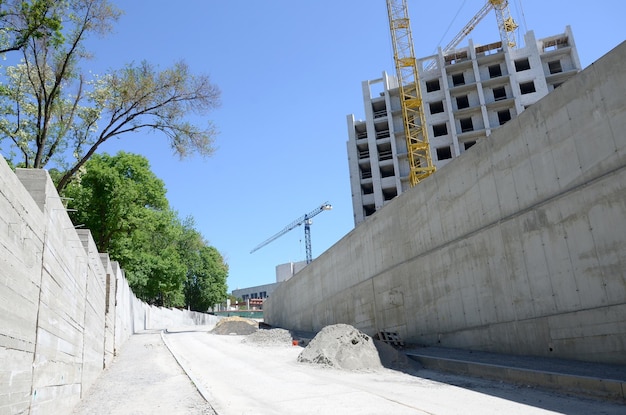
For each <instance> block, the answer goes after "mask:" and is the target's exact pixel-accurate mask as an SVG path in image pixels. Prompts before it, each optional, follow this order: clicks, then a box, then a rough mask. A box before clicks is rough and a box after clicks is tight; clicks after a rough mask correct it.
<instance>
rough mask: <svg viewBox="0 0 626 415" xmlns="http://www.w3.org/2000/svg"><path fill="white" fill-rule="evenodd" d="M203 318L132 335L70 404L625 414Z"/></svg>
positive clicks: (88, 407)
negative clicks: (389, 364)
mask: <svg viewBox="0 0 626 415" xmlns="http://www.w3.org/2000/svg"><path fill="white" fill-rule="evenodd" d="M199 330H201V329H200V328H193V329H185V328H181V329H180V330H169V332H168V333H166V334H164V335H163V339H164V340H165V342H166V344H167V345H168V346H169V347H170V348H171V350H172V352H173V354H174V356H175V357H176V359H177V360H178V362H179V363H180V364H181V365H182V367H183V368H184V369H185V371H186V372H187V374H188V375H189V377H190V379H192V380H193V382H194V383H195V385H196V387H197V388H198V390H199V391H200V393H198V392H197V391H195V390H194V386H193V385H192V383H191V382H190V381H189V379H188V378H186V377H185V376H184V375H183V374H182V373H183V372H182V371H181V369H180V367H179V366H178V365H177V364H176V363H175V360H174V358H172V356H171V354H168V352H167V348H166V347H165V346H164V344H163V343H162V340H161V337H160V336H159V335H158V334H154V333H149V334H141V335H136V336H133V337H132V338H131V340H130V341H129V342H128V343H127V344H126V345H125V347H124V349H123V350H122V352H121V353H120V356H119V357H118V358H116V360H115V361H114V363H113V364H112V365H111V367H110V368H109V369H107V370H106V371H105V373H104V375H103V376H102V378H101V379H99V381H98V382H97V383H96V385H94V387H93V388H92V390H91V391H90V393H89V394H88V396H87V397H86V398H85V399H84V401H83V402H82V403H81V405H80V407H79V408H77V410H76V411H75V412H74V414H75V415H82V414H105V413H106V414H148V413H150V414H165V413H168V414H183V413H185V414H211V413H213V412H210V411H212V409H211V408H210V407H209V406H208V405H203V403H202V399H201V395H202V396H204V397H205V398H206V399H207V400H208V401H209V402H210V403H211V407H212V408H213V409H214V410H215V413H217V414H219V415H230V414H238V415H239V414H266V415H272V414H289V413H294V414H295V413H297V414H301V415H306V414H335V413H341V414H347V415H349V414H359V415H368V414H381V413H393V414H394V415H402V414H431V415H432V414H437V415H446V414H481V415H483V414H555V413H561V414H574V415H577V414H580V415H582V414H585V415H587V414H606V415H617V414H620V415H621V414H624V413H625V411H626V407H625V406H624V405H620V404H615V403H609V402H604V401H599V400H591V399H582V398H577V397H570V396H566V395H561V394H557V393H553V392H548V391H545V390H542V389H538V388H530V387H519V386H513V385H509V384H506V383H503V382H497V381H488V380H482V379H475V378H470V377H463V376H456V375H449V374H442V373H439V372H434V371H429V370H425V369H422V370H419V371H418V372H417V373H414V374H410V373H403V372H399V371H395V370H390V369H382V370H371V371H364V372H355V371H346V370H339V369H331V368H327V367H317V366H313V365H310V364H302V363H298V362H297V361H296V360H297V357H298V355H299V354H300V352H301V351H302V348H301V347H300V346H292V345H256V344H253V343H249V342H243V341H242V340H243V339H244V338H245V337H246V336H241V335H216V334H212V333H208V332H207V331H208V328H207V329H206V331H199Z"/></svg>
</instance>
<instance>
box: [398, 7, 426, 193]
mask: <svg viewBox="0 0 626 415" xmlns="http://www.w3.org/2000/svg"><path fill="white" fill-rule="evenodd" d="M387 12H388V14H389V27H390V29H391V40H392V43H393V57H394V61H395V64H396V73H397V77H398V88H399V91H400V104H401V107H402V119H403V121H404V134H405V137H406V146H407V157H408V161H409V167H410V172H409V182H410V184H411V186H415V185H416V184H417V183H419V182H420V181H422V180H424V179H425V178H426V177H428V176H430V175H431V174H433V173H434V172H435V166H434V165H433V162H432V158H431V156H430V145H429V143H428V128H427V126H426V118H425V116H424V109H423V105H422V94H421V91H420V83H419V76H418V72H417V60H416V59H415V51H414V48H413V36H412V35H411V23H410V21H409V12H408V7H407V3H406V0H387Z"/></svg>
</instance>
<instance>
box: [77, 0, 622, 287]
mask: <svg viewBox="0 0 626 415" xmlns="http://www.w3.org/2000/svg"><path fill="white" fill-rule="evenodd" d="M113 2H114V3H115V4H116V5H117V6H118V7H119V8H121V9H122V10H124V15H123V16H122V18H121V19H120V21H119V23H118V24H117V25H116V26H115V30H114V32H113V33H111V34H110V35H109V36H107V37H106V38H104V39H92V40H91V41H90V43H89V45H90V46H89V47H90V50H91V51H92V52H93V53H94V55H95V58H94V59H93V60H91V61H89V62H87V63H85V64H84V65H83V68H84V69H85V70H91V71H93V72H96V73H102V72H103V71H104V70H106V69H108V68H119V67H121V66H123V65H124V64H126V63H129V62H133V61H134V62H139V61H141V60H144V59H145V60H148V61H150V62H152V63H154V64H157V65H159V66H160V67H161V68H165V67H167V66H169V65H171V64H172V63H174V62H176V61H178V60H180V59H183V60H185V61H186V62H187V63H188V64H189V65H190V67H191V68H192V70H193V71H194V72H195V73H204V74H208V75H209V76H210V77H211V79H212V81H213V82H214V83H215V84H217V85H218V86H219V88H220V89H221V91H222V105H221V107H220V108H219V109H218V110H216V111H214V112H213V113H211V114H210V115H209V118H210V119H211V120H212V121H213V122H214V123H215V124H216V126H217V127H218V129H219V131H220V134H219V136H218V137H217V141H216V146H217V152H216V153H215V155H214V156H213V157H211V158H209V159H207V160H203V159H200V158H198V157H191V158H188V159H185V160H183V161H180V160H179V159H178V158H177V157H176V156H174V155H173V154H172V151H171V150H170V148H169V147H168V145H167V141H166V139H165V137H163V136H159V135H157V134H146V135H142V134H134V135H130V136H126V137H124V138H122V139H117V140H114V141H112V142H109V143H106V144H105V145H103V146H102V148H101V150H102V151H106V152H109V153H112V154H114V153H116V152H117V151H118V150H125V151H129V152H134V153H139V154H142V155H144V156H145V157H147V158H148V159H149V160H150V163H151V166H152V170H153V171H154V172H155V173H156V175H157V176H158V177H160V178H161V179H162V180H163V181H164V182H165V185H166V187H167V190H168V193H167V196H168V199H169V201H170V204H171V206H172V207H173V208H174V209H175V210H177V211H178V212H179V213H180V215H181V216H182V217H185V216H188V215H191V216H193V217H194V218H195V220H196V225H197V229H198V230H199V231H200V232H201V233H202V234H203V235H204V237H205V238H206V239H207V240H208V241H209V243H210V244H211V245H213V246H215V247H216V248H217V249H218V250H219V251H220V252H221V253H222V255H223V256H224V257H225V259H226V261H227V263H228V264H229V267H230V273H229V274H230V275H229V278H228V285H229V291H231V290H233V289H237V288H244V287H249V286H254V285H261V284H267V283H271V282H274V281H275V267H276V265H278V264H282V263H286V262H289V261H301V260H304V259H305V247H304V229H303V227H302V226H300V227H298V228H296V229H294V230H292V231H291V232H289V233H287V234H285V235H283V236H282V237H281V238H279V239H277V240H275V241H274V242H272V243H271V244H269V245H267V246H265V247H264V248H261V249H260V250H258V251H256V252H254V253H253V254H250V253H249V252H250V250H251V249H252V248H254V247H255V246H256V245H258V244H259V243H260V242H262V241H264V240H265V239H267V238H269V237H270V236H272V235H273V234H275V233H276V232H278V231H280V230H282V229H283V228H284V227H285V226H286V225H287V224H289V223H290V222H292V221H293V220H294V219H296V218H298V217H300V216H302V215H304V214H305V213H308V212H309V211H311V210H313V209H315V208H316V207H317V206H319V205H320V204H321V203H323V202H326V201H328V202H330V203H331V204H332V205H333V210H331V211H328V212H323V213H321V214H319V215H318V216H316V217H315V218H314V224H313V225H312V227H311V234H312V247H313V257H317V256H319V255H320V254H321V253H322V252H323V251H325V250H327V249H328V248H330V247H331V246H332V245H333V244H334V243H336V242H337V241H339V240H340V239H341V238H342V237H344V236H345V235H346V234H347V233H348V232H350V230H352V229H353V217H352V202H351V192H350V185H349V175H348V163H347V153H346V141H347V122H346V115H348V114H355V115H356V117H357V118H363V108H362V105H363V104H362V93H361V81H363V80H366V79H374V78H378V77H380V75H381V73H382V71H388V72H392V73H393V71H394V66H393V60H392V50H391V49H392V48H391V40H390V34H389V29H388V21H387V12H386V6H385V1H383V0H315V1H294V0H290V1H287V0H239V1H235V0H228V1H224V0H221V1H218V0H181V1H177V2H172V1H169V0H168V1H165V0H117V1H115V0H114V1H113ZM408 4H409V9H410V10H409V11H410V15H411V20H412V30H413V37H414V40H415V53H416V55H417V56H418V57H421V56H426V55H430V54H432V53H434V52H435V51H436V48H437V46H438V45H439V44H441V45H445V44H446V43H447V42H448V41H449V40H450V39H451V38H452V37H453V36H454V35H455V34H456V33H457V32H458V31H459V30H460V29H461V28H462V27H463V26H464V25H465V24H466V23H467V22H468V21H469V20H470V18H471V17H472V16H473V15H474V14H475V13H476V12H477V11H478V10H479V9H480V8H481V7H482V5H483V4H484V1H483V0H440V1H438V2H422V1H417V0H413V1H411V0H409V3H408ZM598 4H601V6H599V5H598ZM625 4H626V3H624V2H623V0H604V1H602V2H599V3H588V2H582V1H581V2H572V1H567V0H562V1H556V0H554V1H545V0H543V1H538V0H525V1H522V2H521V6H522V7H520V1H519V0H511V1H510V5H511V6H510V8H511V12H512V14H513V17H514V18H515V19H516V20H517V21H518V23H520V26H521V30H522V31H524V30H533V31H534V32H535V35H536V36H537V37H538V38H541V37H545V36H550V35H553V34H557V33H562V32H563V31H564V28H565V26H566V25H568V24H569V25H571V27H572V30H573V32H574V36H575V41H576V44H577V47H578V52H579V56H580V58H581V62H582V65H583V67H586V66H588V65H589V64H591V63H592V62H593V61H595V60H596V59H598V58H599V57H601V56H602V55H604V54H605V53H606V52H608V51H609V50H610V49H612V48H613V47H615V46H617V45H618V44H619V43H620V42H622V41H623V40H625V38H626V36H625V35H626V29H625V28H624V26H623V22H622V18H623V16H624V12H625V11H626V6H625ZM522 11H523V13H522ZM524 23H525V24H524ZM448 27H449V28H450V29H449V31H448V32H447V35H446V30H447V29H448ZM470 37H472V38H473V39H474V41H475V43H490V42H493V41H497V40H498V31H497V26H496V22H495V17H494V15H493V13H492V14H490V15H488V16H487V17H486V18H485V19H483V21H482V22H481V23H480V24H479V25H478V27H477V28H476V29H475V30H474V32H473V33H472V35H471V36H470ZM463 45H465V42H464V43H462V44H461V46H463ZM195 121H197V122H203V120H202V119H199V118H196V119H195Z"/></svg>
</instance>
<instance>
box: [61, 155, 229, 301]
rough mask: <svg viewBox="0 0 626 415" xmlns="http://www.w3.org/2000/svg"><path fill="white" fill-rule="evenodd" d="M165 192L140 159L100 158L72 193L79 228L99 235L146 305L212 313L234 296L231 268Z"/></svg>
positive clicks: (72, 187)
mask: <svg viewBox="0 0 626 415" xmlns="http://www.w3.org/2000/svg"><path fill="white" fill-rule="evenodd" d="M165 193H166V191H165V186H164V184H163V182H162V181H161V180H160V179H158V178H157V177H156V176H155V175H154V173H153V172H152V171H151V170H150V165H149V163H148V161H147V160H146V159H145V158H144V157H142V156H139V155H136V154H129V153H124V152H120V153H118V154H117V155H116V156H110V155H108V154H95V155H94V156H93V157H92V158H91V159H90V160H89V161H88V162H87V163H85V165H84V166H83V168H82V169H81V172H80V174H78V175H77V179H76V180H74V181H72V182H71V183H70V184H69V185H68V186H67V187H66V188H65V191H64V196H67V197H69V198H71V199H72V201H71V203H72V205H71V206H72V207H73V208H75V209H76V211H75V212H71V213H70V215H71V217H72V220H73V222H74V224H76V225H84V226H85V227H86V228H87V229H90V230H91V233H92V236H93V238H94V241H95V242H96V245H97V247H98V250H99V251H100V252H108V253H109V255H110V257H111V258H112V259H113V260H115V261H118V262H119V263H120V265H121V267H122V268H123V269H124V270H125V272H126V277H127V279H128V282H129V284H130V286H131V288H132V289H133V292H134V293H135V295H137V297H138V298H140V299H142V300H144V301H146V302H148V303H150V304H154V305H160V306H168V307H182V306H187V307H190V308H192V309H194V310H198V311H206V310H207V308H208V307H210V306H211V305H213V304H215V303H218V302H220V301H222V300H223V299H224V298H225V296H226V278H227V274H228V266H227V265H226V263H225V262H224V260H223V258H222V257H221V255H220V254H219V252H218V251H217V250H216V249H215V248H213V247H210V246H208V244H207V243H206V241H205V240H204V239H203V238H202V236H201V235H200V233H199V232H198V231H196V230H195V229H194V223H193V220H192V219H187V220H185V221H181V220H180V219H179V218H178V215H177V213H176V212H175V211H173V210H171V209H170V207H169V203H168V201H167V199H166V197H165Z"/></svg>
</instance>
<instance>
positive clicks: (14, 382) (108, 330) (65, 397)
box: [0, 157, 217, 414]
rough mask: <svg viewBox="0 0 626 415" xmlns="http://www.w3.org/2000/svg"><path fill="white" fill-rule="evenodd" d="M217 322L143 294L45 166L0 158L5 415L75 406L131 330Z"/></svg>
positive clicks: (0, 375) (0, 372)
mask: <svg viewBox="0 0 626 415" xmlns="http://www.w3.org/2000/svg"><path fill="white" fill-rule="evenodd" d="M216 321H217V317H215V316H209V315H206V314H201V313H194V312H190V311H187V310H184V311H181V310H170V309H161V308H158V307H151V306H148V305H146V304H144V303H142V302H141V301H139V300H138V299H137V298H136V297H135V296H134V294H133V293H132V291H131V290H130V288H129V286H128V283H127V281H126V279H125V278H124V273H123V270H121V269H120V267H119V264H117V263H115V262H111V261H110V259H109V257H108V255H106V254H101V253H98V252H97V249H96V246H95V243H94V241H93V238H92V237H91V233H90V232H89V231H88V230H76V229H74V226H73V225H72V223H71V221H70V219H69V217H68V215H67V212H66V208H65V206H64V204H63V201H62V200H61V198H60V197H59V195H58V193H57V192H56V189H55V188H54V185H53V183H52V181H51V180H50V178H49V176H48V174H47V172H46V171H44V170H30V169H18V170H17V172H16V174H14V173H13V172H12V171H11V169H10V168H9V167H8V165H7V164H6V162H5V160H4V159H3V158H2V157H0V384H1V385H2V386H3V387H2V388H0V414H15V413H20V414H53V413H55V414H56V413H70V412H71V410H72V408H73V407H74V406H75V405H76V403H78V401H79V400H80V398H81V397H82V396H83V395H84V394H85V393H86V392H87V390H88V389H89V387H90V386H91V385H93V383H94V382H95V381H96V379H97V378H98V376H99V375H100V374H101V372H102V370H103V369H104V367H105V366H106V365H107V364H109V363H110V362H111V361H112V360H113V357H114V355H115V353H116V351H118V350H119V349H120V348H121V347H123V344H124V342H125V341H126V340H127V339H128V338H129V337H130V336H131V335H132V334H133V333H136V332H137V331H140V330H146V329H164V328H167V327H169V326H184V325H194V324H204V325H211V324H215V322H216Z"/></svg>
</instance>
